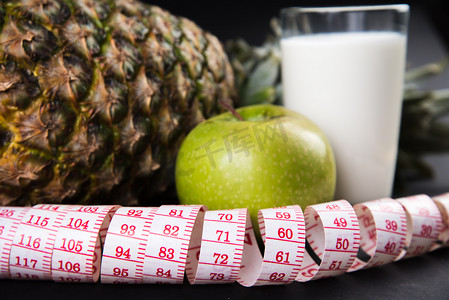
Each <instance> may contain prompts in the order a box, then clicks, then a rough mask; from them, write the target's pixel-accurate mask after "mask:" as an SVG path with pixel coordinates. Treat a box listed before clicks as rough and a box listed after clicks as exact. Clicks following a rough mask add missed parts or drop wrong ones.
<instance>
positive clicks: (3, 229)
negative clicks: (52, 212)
mask: <svg viewBox="0 0 449 300" xmlns="http://www.w3.org/2000/svg"><path fill="white" fill-rule="evenodd" d="M29 209H30V208H29V207H3V208H1V209H0V278H10V273H9V256H10V253H11V246H12V243H13V240H14V236H15V235H16V232H17V229H18V227H19V224H20V221H21V220H22V218H23V216H24V215H25V214H26V212H27V211H28V210H29Z"/></svg>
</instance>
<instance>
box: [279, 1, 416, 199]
mask: <svg viewBox="0 0 449 300" xmlns="http://www.w3.org/2000/svg"><path fill="white" fill-rule="evenodd" d="M408 16H409V7H408V5H382V6H352V7H351V6H350V7H321V8H301V7H291V8H285V9H283V10H281V26H282V39H281V49H282V81H283V93H284V94H283V101H284V105H285V106H286V107H287V108H290V109H292V110H296V111H298V112H300V113H302V114H304V115H306V116H307V117H309V118H310V119H311V120H312V121H314V122H315V123H316V124H317V125H318V126H319V127H320V128H321V129H322V130H323V131H324V133H325V134H326V135H327V137H328V138H329V141H330V143H331V145H332V147H333V150H334V154H335V159H336V164H337V188H336V195H335V198H336V199H346V200H348V201H350V202H352V203H358V202H363V201H368V200H374V199H378V198H382V197H389V196H390V195H391V192H392V186H393V180H394V172H395V165H396V156H397V145H398V135H399V126H400V117H401V109H402V96H403V94H402V93H403V83H404V72H405V60H406V44H407V28H408Z"/></svg>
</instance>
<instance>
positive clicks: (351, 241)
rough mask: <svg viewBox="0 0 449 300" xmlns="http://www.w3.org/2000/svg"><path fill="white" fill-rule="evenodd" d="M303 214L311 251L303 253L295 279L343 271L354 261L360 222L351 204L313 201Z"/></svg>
mask: <svg viewBox="0 0 449 300" xmlns="http://www.w3.org/2000/svg"><path fill="white" fill-rule="evenodd" d="M304 215H305V222H306V232H307V235H306V238H307V241H308V243H309V245H310V247H311V249H310V250H308V252H311V253H308V252H306V253H305V255H304V263H303V265H302V267H301V271H300V272H299V274H298V277H297V278H296V280H297V281H308V280H311V279H319V278H326V277H330V276H336V275H339V274H342V273H345V272H346V271H347V270H348V269H349V268H350V267H351V265H352V264H353V262H354V260H355V258H356V256H357V251H358V249H359V244H360V231H359V224H358V221H357V216H356V213H355V212H354V209H353V208H352V206H351V205H350V204H349V202H347V201H346V200H339V201H334V202H330V203H323V204H316V205H312V206H308V207H307V208H306V210H305V212H304ZM313 256H315V258H314V257H313Z"/></svg>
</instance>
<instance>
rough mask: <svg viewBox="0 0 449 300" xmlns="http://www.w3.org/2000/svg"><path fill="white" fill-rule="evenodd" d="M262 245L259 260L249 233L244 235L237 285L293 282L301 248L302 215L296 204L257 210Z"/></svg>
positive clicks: (253, 239) (256, 249)
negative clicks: (263, 245) (262, 249)
mask: <svg viewBox="0 0 449 300" xmlns="http://www.w3.org/2000/svg"><path fill="white" fill-rule="evenodd" d="M259 228H260V231H261V236H262V239H263V242H264V244H265V251H264V257H263V259H262V257H261V254H260V251H259V247H258V246H257V243H256V241H255V237H254V234H253V232H252V230H251V231H250V232H246V234H245V236H246V237H247V242H246V244H245V247H244V252H243V259H242V267H241V269H240V273H239V280H238V282H239V283H240V284H242V285H243V286H253V285H255V286H257V285H275V284H276V285H278V284H287V283H291V282H293V281H294V280H295V279H296V276H297V275H298V272H299V270H300V266H301V264H302V260H303V257H304V249H305V223H304V215H303V214H302V210H301V208H300V207H299V206H298V205H294V206H288V207H282V208H270V209H263V210H260V211H259Z"/></svg>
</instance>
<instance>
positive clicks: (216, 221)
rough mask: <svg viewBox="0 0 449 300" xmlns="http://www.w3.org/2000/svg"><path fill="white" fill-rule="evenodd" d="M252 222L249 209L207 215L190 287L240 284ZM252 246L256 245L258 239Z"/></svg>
mask: <svg viewBox="0 0 449 300" xmlns="http://www.w3.org/2000/svg"><path fill="white" fill-rule="evenodd" d="M248 222H249V217H248V210H247V209H232V210H216V211H207V212H206V213H205V215H204V223H203V232H202V240H201V248H200V253H199V257H198V262H197V263H196V266H195V267H192V271H191V273H190V276H189V277H188V278H189V281H190V283H192V284H207V283H232V282H234V281H236V280H237V278H238V274H239V270H240V264H241V261H242V255H243V246H244V243H245V234H246V227H247V226H246V225H247V224H248ZM248 237H249V238H251V237H250V236H248ZM248 237H247V241H248V242H249V240H248ZM250 242H251V243H255V240H254V238H252V240H251V241H250ZM259 255H260V253H259Z"/></svg>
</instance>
